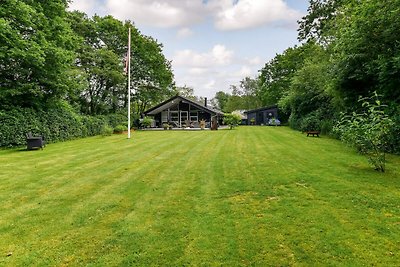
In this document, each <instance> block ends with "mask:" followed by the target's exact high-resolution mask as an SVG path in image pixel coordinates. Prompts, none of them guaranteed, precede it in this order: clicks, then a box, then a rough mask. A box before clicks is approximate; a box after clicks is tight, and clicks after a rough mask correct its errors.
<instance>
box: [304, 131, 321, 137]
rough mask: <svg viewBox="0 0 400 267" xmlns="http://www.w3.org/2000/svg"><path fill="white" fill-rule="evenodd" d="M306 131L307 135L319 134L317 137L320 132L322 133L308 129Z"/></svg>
mask: <svg viewBox="0 0 400 267" xmlns="http://www.w3.org/2000/svg"><path fill="white" fill-rule="evenodd" d="M306 133H307V136H310V135H312V136H317V137H319V134H320V132H319V131H306Z"/></svg>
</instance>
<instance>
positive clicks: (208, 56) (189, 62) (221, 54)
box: [172, 44, 234, 68]
mask: <svg viewBox="0 0 400 267" xmlns="http://www.w3.org/2000/svg"><path fill="white" fill-rule="evenodd" d="M233 54H234V53H233V51H232V50H228V49H227V48H226V47H225V46H224V45H220V44H217V45H215V46H214V47H213V48H212V49H211V50H210V51H208V52H206V53H198V52H196V51H193V50H190V49H185V50H181V51H177V52H176V53H175V55H174V56H173V59H172V62H173V64H174V66H179V67H186V66H190V67H197V68H204V67H210V66H213V65H218V66H224V65H228V64H229V63H230V62H231V61H232V58H233Z"/></svg>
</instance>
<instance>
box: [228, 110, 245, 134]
mask: <svg viewBox="0 0 400 267" xmlns="http://www.w3.org/2000/svg"><path fill="white" fill-rule="evenodd" d="M241 122H242V118H241V117H240V115H239V114H236V113H231V114H225V115H224V124H226V125H229V128H230V129H231V130H232V129H233V128H234V127H236V126H238V125H239V124H240V123H241Z"/></svg>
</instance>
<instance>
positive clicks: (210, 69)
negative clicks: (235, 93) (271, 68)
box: [69, 0, 308, 98]
mask: <svg viewBox="0 0 400 267" xmlns="http://www.w3.org/2000/svg"><path fill="white" fill-rule="evenodd" d="M307 7H308V0H73V2H72V3H71V4H70V7H69V9H70V10H80V11H83V12H85V13H86V14H88V15H89V16H92V15H94V14H97V15H100V16H104V15H112V16H114V17H115V18H117V19H119V20H131V21H133V22H134V23H135V26H136V27H137V28H138V29H139V30H140V31H141V32H142V33H143V34H145V35H149V36H152V37H153V38H155V39H157V41H158V42H159V43H162V44H163V52H164V55H165V57H166V58H167V59H168V60H171V61H172V69H173V72H174V75H175V82H176V85H177V86H188V87H192V88H193V89H194V92H195V95H197V96H203V97H209V98H213V97H214V96H215V93H216V92H217V91H224V92H229V93H230V87H231V85H237V84H239V83H240V81H241V80H242V79H244V78H245V77H251V78H254V77H256V76H257V75H258V72H259V70H260V69H262V68H263V66H264V65H265V63H267V62H268V61H270V60H271V59H273V58H274V57H275V55H276V54H281V53H282V52H283V51H284V50H285V49H287V48H289V47H293V46H294V45H296V44H298V41H297V21H298V20H299V19H300V18H301V17H302V16H304V15H305V14H306V13H307Z"/></svg>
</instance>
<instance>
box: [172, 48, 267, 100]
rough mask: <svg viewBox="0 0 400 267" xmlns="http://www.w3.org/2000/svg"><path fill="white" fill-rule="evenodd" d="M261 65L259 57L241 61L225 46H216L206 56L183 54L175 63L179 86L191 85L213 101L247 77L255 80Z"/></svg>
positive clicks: (203, 54)
mask: <svg viewBox="0 0 400 267" xmlns="http://www.w3.org/2000/svg"><path fill="white" fill-rule="evenodd" d="M259 61H261V60H260V59H259V58H258V57H255V58H250V59H249V58H241V57H237V56H235V53H234V51H233V50H231V49H229V48H227V47H226V46H225V45H222V44H217V45H214V46H213V47H212V48H211V49H210V50H208V51H206V52H198V51H194V50H189V49H186V50H180V51H177V52H176V53H175V55H174V56H173V60H172V66H173V69H175V78H176V81H177V83H178V86H179V85H187V86H190V87H192V88H194V90H195V94H196V95H198V96H207V97H209V98H212V97H214V96H215V93H216V92H217V91H228V90H229V86H230V85H232V84H237V83H239V81H240V80H242V79H243V78H244V77H246V76H250V77H254V76H256V75H257V71H258V69H259V67H260V65H258V64H256V63H258V62H259Z"/></svg>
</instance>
